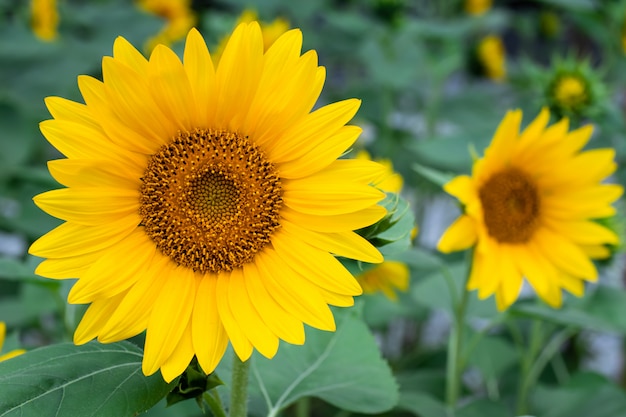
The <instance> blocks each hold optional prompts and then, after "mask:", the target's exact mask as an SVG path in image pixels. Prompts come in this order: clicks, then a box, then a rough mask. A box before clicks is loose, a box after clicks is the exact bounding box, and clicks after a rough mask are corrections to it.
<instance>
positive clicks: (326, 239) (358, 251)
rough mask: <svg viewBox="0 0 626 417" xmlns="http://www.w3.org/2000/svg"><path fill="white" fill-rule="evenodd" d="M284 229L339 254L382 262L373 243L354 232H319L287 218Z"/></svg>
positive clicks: (295, 237) (294, 237) (296, 236)
mask: <svg viewBox="0 0 626 417" xmlns="http://www.w3.org/2000/svg"><path fill="white" fill-rule="evenodd" d="M281 223H282V226H283V227H282V231H284V233H287V234H288V235H290V237H291V238H292V239H300V240H303V241H305V242H307V243H308V244H310V245H311V246H315V247H317V248H319V249H322V250H325V251H328V252H330V253H333V254H335V255H338V256H345V257H346V258H351V259H357V260H359V261H364V262H369V263H380V262H382V261H383V256H382V255H381V254H380V252H379V251H378V249H376V248H375V247H374V246H373V245H372V244H371V243H369V242H368V241H367V240H365V239H364V238H362V237H361V236H359V235H357V234H356V233H354V232H339V233H318V232H313V231H310V230H307V229H304V228H302V227H300V226H298V225H295V224H293V223H290V222H288V221H286V220H283V221H282V222H281Z"/></svg>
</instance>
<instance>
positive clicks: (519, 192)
mask: <svg viewBox="0 0 626 417" xmlns="http://www.w3.org/2000/svg"><path fill="white" fill-rule="evenodd" d="M521 119H522V113H521V111H519V110H516V111H510V112H508V113H507V115H506V116H505V118H504V119H503V121H502V122H501V123H500V126H499V127H498V129H497V131H496V133H495V136H494V138H493V141H492V143H491V145H490V146H489V147H488V148H487V150H486V151H485V156H484V158H482V159H479V160H477V161H476V162H475V163H474V167H473V170H472V176H471V177H470V176H467V175H461V176H458V177H456V178H454V179H453V180H452V181H450V182H448V183H447V184H446V185H445V186H444V189H445V190H446V191H447V192H448V193H450V194H452V195H453V196H455V197H457V198H458V199H459V200H460V201H461V203H462V204H463V205H464V209H465V212H464V214H463V215H461V217H459V218H458V219H457V220H456V221H455V222H454V223H453V224H452V225H451V226H450V227H449V228H448V230H447V231H446V232H445V233H444V235H443V236H442V237H441V239H440V241H439V243H438V249H439V250H440V251H442V252H445V253H448V252H452V251H457V250H463V249H467V248H470V247H472V246H474V245H475V249H474V255H473V264H472V271H471V274H470V277H469V281H468V284H467V288H468V289H469V290H478V296H479V298H481V299H482V298H487V297H489V296H491V295H492V294H494V293H495V296H496V302H497V305H498V308H499V309H500V310H504V309H506V308H507V307H509V306H510V305H511V304H512V303H513V302H515V300H516V299H517V297H518V295H519V291H520V288H521V286H522V278H523V277H525V278H526V279H527V280H528V282H529V283H530V285H531V286H532V287H533V288H534V289H535V291H536V293H537V294H538V295H539V297H541V298H542V299H543V300H544V301H545V302H547V303H548V304H549V305H551V306H553V307H559V306H560V305H561V303H562V294H561V289H565V290H567V291H569V292H571V293H572V294H574V295H576V296H581V295H582V294H583V292H584V283H583V282H584V281H592V282H593V281H596V280H597V278H598V272H597V270H596V267H595V266H594V264H593V262H592V261H591V259H596V258H604V257H607V256H609V254H610V253H609V251H608V249H607V248H606V247H605V246H604V245H606V244H616V243H617V242H618V237H617V235H616V234H615V233H614V232H612V231H611V230H609V229H607V228H605V227H603V226H601V225H600V224H599V223H598V222H595V221H593V219H598V218H604V217H609V216H613V215H614V214H615V209H614V208H613V207H612V206H611V203H612V202H614V201H615V200H617V199H618V198H619V197H620V196H621V195H622V191H623V190H622V187H621V186H619V185H614V184H601V183H600V182H601V181H602V180H603V179H605V178H606V177H607V176H609V175H610V174H611V173H613V172H614V171H615V169H616V164H615V162H613V159H614V157H615V151H614V150H612V149H594V150H589V151H581V149H582V148H583V147H584V146H585V144H586V143H587V142H588V141H589V138H590V137H591V133H592V127H591V126H590V125H588V126H584V127H581V128H580V129H577V130H573V131H571V132H568V127H569V122H568V119H562V120H560V121H559V122H558V123H556V124H554V125H552V126H549V127H547V124H548V121H549V119H550V113H549V111H548V110H546V109H543V110H542V111H541V113H540V114H539V116H538V117H537V118H536V119H535V120H534V121H533V122H532V123H531V124H530V125H529V126H528V127H527V128H526V129H524V131H523V132H521V133H520V132H519V129H520V123H521Z"/></svg>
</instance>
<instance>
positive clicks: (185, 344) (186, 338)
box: [161, 321, 194, 383]
mask: <svg viewBox="0 0 626 417" xmlns="http://www.w3.org/2000/svg"><path fill="white" fill-rule="evenodd" d="M182 325H183V323H179V326H182ZM193 355H194V350H193V344H192V342H191V321H189V322H187V326H185V331H184V332H183V335H182V336H181V338H180V340H179V341H178V345H176V348H175V349H174V350H173V352H172V354H171V355H170V356H169V358H167V359H166V360H165V362H163V365H162V366H161V374H162V375H163V379H164V380H165V382H167V383H169V382H172V381H173V380H174V379H175V378H176V377H178V376H179V375H181V374H182V373H183V372H184V371H185V369H186V368H187V366H189V363H190V362H191V359H193Z"/></svg>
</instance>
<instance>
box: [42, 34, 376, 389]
mask: <svg viewBox="0 0 626 417" xmlns="http://www.w3.org/2000/svg"><path fill="white" fill-rule="evenodd" d="M301 47H302V34H301V32H300V31H299V30H291V31H289V32H287V33H285V34H284V35H283V36H281V37H280V38H279V39H278V40H277V41H276V42H275V43H274V45H272V47H270V48H269V49H268V50H267V52H266V53H264V51H263V39H262V35H261V29H260V27H259V25H258V23H256V22H254V23H251V24H241V25H239V26H238V27H237V28H236V29H235V31H234V33H233V34H232V36H231V38H230V40H229V42H228V45H227V46H226V48H225V50H224V53H223V55H222V58H221V60H220V63H219V66H218V67H217V68H215V69H214V67H213V64H212V60H211V56H210V54H209V52H208V49H207V47H206V43H205V41H204V39H203V38H202V36H201V35H200V33H199V32H198V31H197V30H195V29H192V30H191V31H190V32H189V34H188V36H187V40H186V45H185V51H184V59H183V62H182V63H181V61H180V60H179V58H178V57H177V56H176V55H175V54H174V52H173V51H172V50H170V49H169V48H167V47H165V46H163V45H159V46H157V47H156V48H155V49H154V51H153V52H152V54H151V56H150V59H149V60H146V59H145V58H144V57H143V56H142V55H141V54H140V53H139V52H138V51H137V50H136V49H135V48H133V47H132V46H131V45H130V44H129V43H128V42H127V41H126V40H125V39H123V38H121V37H120V38H118V39H117V40H116V41H115V44H114V47H113V57H105V58H104V60H103V64H102V65H103V68H102V70H103V78H104V81H103V82H100V81H98V80H96V79H94V78H92V77H88V76H80V77H79V79H78V85H79V88H80V91H81V93H82V96H83V99H84V100H85V103H86V104H80V103H75V102H72V101H69V100H65V99H62V98H59V97H50V98H48V99H47V100H46V104H47V106H48V109H49V110H50V112H51V114H52V116H53V117H54V119H53V120H47V121H44V122H42V123H41V131H42V132H43V134H44V136H45V137H46V138H47V139H48V140H49V141H50V143H52V145H54V146H55V147H56V148H57V149H59V151H61V152H62V153H63V154H64V155H65V156H66V157H67V159H61V160H56V161H50V162H49V169H50V172H51V174H52V176H53V177H54V178H55V179H57V180H58V181H59V182H60V183H61V184H63V185H65V186H66V187H67V188H63V189H59V190H53V191H49V192H46V193H43V194H40V195H39V196H36V197H35V203H36V204H37V205H38V206H39V207H41V208H42V209H43V210H45V211H46V212H48V213H50V214H51V215H53V216H56V217H58V218H61V219H63V220H65V223H64V224H62V225H61V226H59V227H58V228H56V229H54V230H52V231H51V232H49V233H48V234H46V235H45V236H43V237H41V238H40V239H39V240H37V241H36V242H35V243H33V245H32V246H31V248H30V253H32V254H33V255H36V256H40V257H43V258H48V259H46V260H44V261H43V262H42V263H41V264H40V265H39V266H38V268H37V271H36V272H37V273H39V274H40V275H43V276H45V277H49V278H58V279H63V278H72V277H76V278H78V281H77V283H76V284H75V285H74V287H73V288H72V290H71V291H70V294H69V297H68V300H69V302H71V303H78V304H83V303H90V304H91V305H90V306H89V308H88V310H87V312H86V313H85V316H84V317H83V319H82V321H81V323H80V324H79V326H78V328H77V329H76V332H75V335H74V341H75V343H78V344H82V343H86V342H87V341H89V340H91V339H93V338H94V337H97V338H98V340H99V341H101V342H103V343H108V342H114V341H118V340H122V339H126V338H129V337H132V336H134V335H136V334H138V333H141V332H142V331H144V330H146V329H147V334H146V343H145V353H144V359H143V371H144V373H145V374H146V375H150V374H152V373H154V372H156V371H157V370H158V369H161V372H162V374H163V376H164V378H165V380H167V381H171V380H172V379H174V378H175V377H176V376H178V375H180V374H181V373H182V372H183V371H184V369H185V367H186V366H187V365H188V364H189V362H190V361H191V359H192V357H193V356H194V355H195V356H196V357H197V359H198V362H199V363H200V365H201V366H202V368H203V369H204V371H205V372H207V373H210V372H212V371H213V370H214V369H215V367H216V366H217V364H218V362H219V360H220V359H221V357H222V355H223V353H224V350H225V349H226V345H227V343H228V341H229V340H230V342H231V344H232V346H233V348H234V350H235V352H236V354H237V355H238V356H239V357H240V358H241V359H242V360H246V359H247V358H249V357H250V355H251V353H252V350H253V348H255V349H257V350H258V351H259V352H260V353H261V354H263V355H264V356H266V357H272V356H273V355H274V354H275V353H276V350H277V349H278V342H279V339H282V340H284V341H286V342H289V343H294V344H301V343H303V342H304V328H303V323H306V324H308V325H310V326H312V327H316V328H319V329H323V330H329V331H332V330H334V329H335V323H334V320H333V315H332V313H331V310H330V309H329V307H328V305H329V304H330V305H336V306H349V305H352V304H353V298H352V297H353V296H356V295H359V294H361V292H362V290H361V287H360V286H359V284H358V282H357V281H356V280H355V279H354V277H353V276H352V275H351V274H350V273H349V272H348V271H347V270H346V269H345V268H344V267H343V266H342V265H341V263H340V262H339V261H338V260H337V259H336V258H335V257H334V256H333V255H338V256H344V257H348V258H353V259H358V260H362V261H365V262H371V263H379V262H381V261H382V260H383V259H382V255H381V254H380V252H378V250H377V249H376V248H375V247H373V246H372V245H371V244H370V243H369V242H367V241H366V240H365V239H363V238H362V237H360V236H359V235H357V234H356V233H354V232H353V230H354V229H358V228H362V227H365V226H368V225H370V224H372V223H374V222H376V221H378V220H380V219H381V218H382V217H383V216H384V215H385V213H386V211H385V209H384V208H382V207H381V206H379V205H377V202H379V201H380V200H382V199H383V198H384V196H385V195H384V193H382V192H381V191H379V190H377V189H375V188H374V187H371V186H369V185H368V184H369V183H370V182H371V181H372V178H375V177H377V176H379V175H380V172H381V170H382V167H381V166H380V165H378V164H376V163H374V162H371V161H357V160H345V159H341V160H337V158H338V157H339V156H340V155H342V154H343V153H344V152H345V151H346V149H347V148H349V147H350V146H351V145H352V144H353V143H354V141H355V140H356V139H357V137H358V136H359V134H360V133H361V129H360V128H359V127H356V126H351V125H346V123H347V122H348V121H349V120H350V119H351V118H352V117H353V116H354V115H355V113H356V111H357V109H358V108H359V105H360V101H359V100H356V99H348V100H345V101H341V102H337V103H334V104H329V105H327V106H324V107H321V108H319V109H317V110H315V111H313V112H311V109H312V108H313V106H314V104H315V102H316V101H317V98H318V97H319V95H320V92H321V90H322V86H323V84H324V80H325V70H324V68H323V67H319V66H318V64H317V54H316V52H315V51H308V52H306V53H305V54H303V55H301Z"/></svg>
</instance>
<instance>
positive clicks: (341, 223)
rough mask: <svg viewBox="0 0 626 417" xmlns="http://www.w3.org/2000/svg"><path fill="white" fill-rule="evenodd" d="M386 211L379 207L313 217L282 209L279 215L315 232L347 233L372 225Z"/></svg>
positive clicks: (287, 208)
mask: <svg viewBox="0 0 626 417" xmlns="http://www.w3.org/2000/svg"><path fill="white" fill-rule="evenodd" d="M385 214H387V210H386V209H385V208H384V207H382V206H379V205H375V206H370V207H368V208H366V209H363V210H359V211H356V212H352V213H346V214H335V215H314V214H307V213H302V212H298V211H295V210H292V209H290V208H289V207H284V208H283V209H282V210H281V212H280V215H281V217H283V218H285V219H286V220H288V221H290V222H291V223H296V224H299V225H302V226H304V227H306V228H307V229H309V230H314V231H316V232H326V233H333V232H347V231H352V230H357V229H361V228H363V227H367V226H369V225H372V224H374V223H376V222H377V221H379V220H380V219H382V218H383V217H385Z"/></svg>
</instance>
